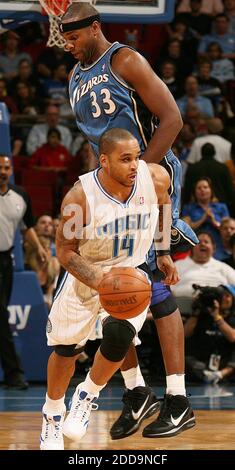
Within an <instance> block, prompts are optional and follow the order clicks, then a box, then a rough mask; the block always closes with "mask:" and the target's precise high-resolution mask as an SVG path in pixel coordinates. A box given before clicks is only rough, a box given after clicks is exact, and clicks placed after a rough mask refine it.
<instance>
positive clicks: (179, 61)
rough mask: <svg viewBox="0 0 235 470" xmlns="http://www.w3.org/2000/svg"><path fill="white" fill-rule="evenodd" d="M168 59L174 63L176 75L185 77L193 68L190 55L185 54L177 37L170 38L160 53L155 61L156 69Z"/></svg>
mask: <svg viewBox="0 0 235 470" xmlns="http://www.w3.org/2000/svg"><path fill="white" fill-rule="evenodd" d="M166 60H170V61H171V62H173V63H174V64H175V68H176V71H177V74H178V76H180V77H181V78H185V77H187V76H188V75H189V74H190V73H192V70H193V60H192V58H191V56H189V55H185V54H184V52H183V50H182V44H181V42H180V41H179V40H178V39H171V40H170V41H169V43H168V44H167V47H166V48H164V49H163V50H162V52H161V54H160V57H159V59H158V60H157V62H156V67H155V68H156V69H157V71H159V69H160V66H161V64H162V62H165V61H166Z"/></svg>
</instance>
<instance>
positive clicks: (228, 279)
mask: <svg viewBox="0 0 235 470" xmlns="http://www.w3.org/2000/svg"><path fill="white" fill-rule="evenodd" d="M198 238H199V241H200V243H199V244H198V245H196V246H194V247H193V248H192V254H191V256H188V257H187V258H185V259H183V260H179V261H176V263H175V264H176V268H177V270H178V273H179V276H180V281H179V282H178V284H176V285H175V286H172V292H173V294H174V295H175V296H176V297H178V296H184V297H190V298H191V297H192V295H193V284H198V282H199V280H200V285H201V286H211V287H216V286H218V285H220V284H223V285H227V284H231V285H233V286H235V271H234V269H232V268H231V267H230V266H228V265H227V264H225V263H222V262H221V261H218V260H216V259H214V258H213V254H214V252H215V243H214V240H213V237H212V236H211V234H210V233H206V232H201V233H199V234H198Z"/></svg>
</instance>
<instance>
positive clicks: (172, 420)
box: [171, 408, 188, 426]
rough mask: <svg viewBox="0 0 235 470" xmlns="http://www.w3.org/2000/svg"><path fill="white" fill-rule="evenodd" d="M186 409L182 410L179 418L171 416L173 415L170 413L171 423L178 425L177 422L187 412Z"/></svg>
mask: <svg viewBox="0 0 235 470" xmlns="http://www.w3.org/2000/svg"><path fill="white" fill-rule="evenodd" d="M187 411H188V408H186V410H184V412H183V413H182V415H180V416H179V418H176V419H175V418H173V416H172V415H171V422H172V424H174V426H178V424H179V423H180V421H181V419H182V418H183V417H184V415H185V414H186V413H187Z"/></svg>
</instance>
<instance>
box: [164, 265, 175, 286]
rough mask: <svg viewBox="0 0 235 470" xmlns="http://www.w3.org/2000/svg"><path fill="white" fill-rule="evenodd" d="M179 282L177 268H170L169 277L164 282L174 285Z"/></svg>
mask: <svg viewBox="0 0 235 470" xmlns="http://www.w3.org/2000/svg"><path fill="white" fill-rule="evenodd" d="M178 280H179V278H178V273H177V270H176V268H175V266H168V270H167V275H166V278H165V280H164V281H165V284H167V285H173V284H176V283H177V282H178Z"/></svg>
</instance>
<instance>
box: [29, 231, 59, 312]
mask: <svg viewBox="0 0 235 470" xmlns="http://www.w3.org/2000/svg"><path fill="white" fill-rule="evenodd" d="M38 239H39V241H40V243H41V245H42V246H43V248H44V250H45V251H46V253H47V263H43V262H42V261H41V259H40V257H39V256H38V254H37V252H36V251H35V249H34V247H32V246H31V245H27V248H26V252H25V264H26V266H27V269H32V270H33V271H35V272H36V274H37V277H38V281H39V284H40V286H41V289H42V292H43V297H44V301H45V303H46V304H47V306H48V308H50V307H51V304H52V297H53V292H54V289H55V284H56V280H57V278H58V276H59V272H60V264H59V261H58V260H57V258H56V256H52V254H51V240H50V238H48V237H46V236H42V235H40V236H38Z"/></svg>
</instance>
